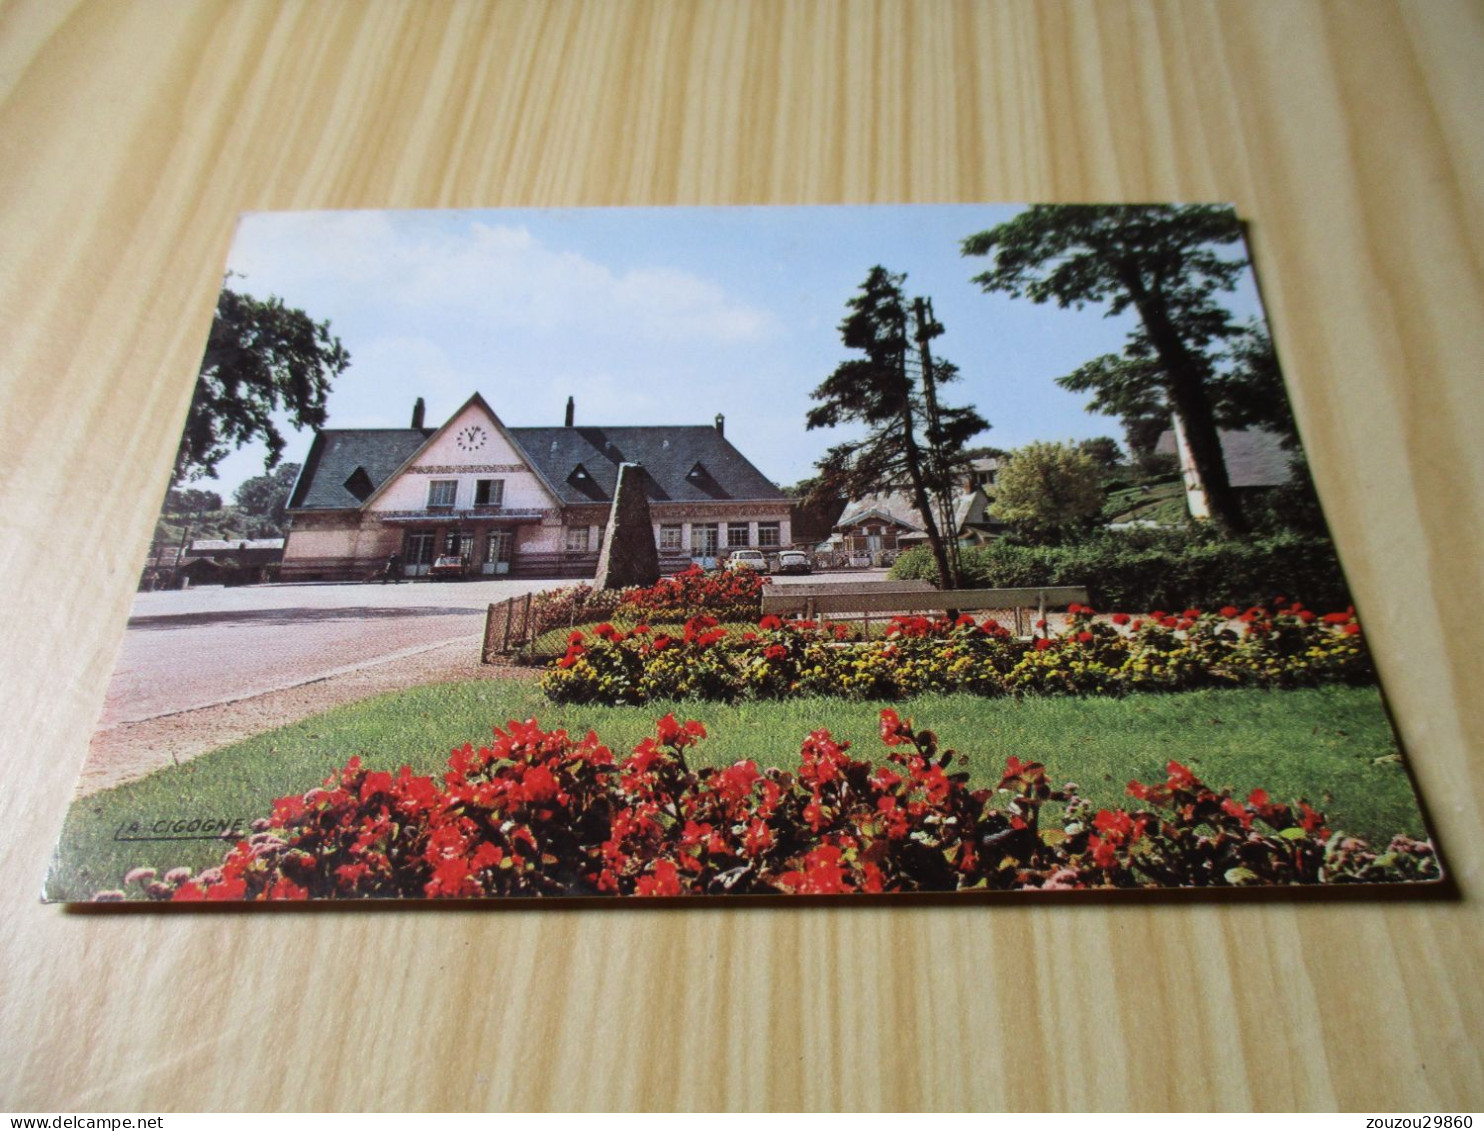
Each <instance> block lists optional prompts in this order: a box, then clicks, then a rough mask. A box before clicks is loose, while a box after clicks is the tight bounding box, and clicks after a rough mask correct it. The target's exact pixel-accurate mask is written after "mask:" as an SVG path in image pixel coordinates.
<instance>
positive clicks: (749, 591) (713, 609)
mask: <svg viewBox="0 0 1484 1131" xmlns="http://www.w3.org/2000/svg"><path fill="white" fill-rule="evenodd" d="M766 581H767V578H766V577H764V576H762V575H761V574H759V573H757V572H756V571H754V570H750V569H739V570H730V571H729V570H720V569H717V570H710V571H707V570H703V569H701V568H700V567H699V566H691V567H690V568H689V569H687V570H685V571H684V572H682V573H678V574H676V575H675V576H674V577H665V578H661V579H660V580H659V581H658V582H656V583H655V584H654V585H651V586H648V587H638V586H636V587H632V588H629V589H594V588H593V587H592V586H591V585H566V586H563V587H562V588H560V589H549V590H547V591H545V592H542V593H537V594H536V595H535V597H534V598H533V600H532V604H531V610H532V616H533V617H534V619H535V626H534V627H535V635H537V636H539V635H541V634H542V633H545V632H549V631H551V630H552V629H554V628H571V627H572V626H573V625H577V624H585V623H591V622H593V621H598V620H606V619H607V618H609V617H617V616H620V615H624V616H631V617H641V618H646V619H649V620H658V621H671V622H674V623H681V622H683V621H685V620H687V619H688V618H690V617H695V616H703V615H711V616H715V617H719V618H720V619H722V620H733V621H743V622H747V623H751V622H753V621H756V620H757V618H758V614H759V613H760V612H761V610H762V594H763V585H764V584H765V583H766Z"/></svg>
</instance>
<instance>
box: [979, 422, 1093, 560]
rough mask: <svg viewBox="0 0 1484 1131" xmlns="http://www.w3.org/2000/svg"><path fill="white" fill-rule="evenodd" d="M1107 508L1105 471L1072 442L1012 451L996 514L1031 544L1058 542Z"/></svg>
mask: <svg viewBox="0 0 1484 1131" xmlns="http://www.w3.org/2000/svg"><path fill="white" fill-rule="evenodd" d="M1102 507H1103V473H1102V470H1101V469H1100V468H1099V467H1098V465H1097V463H1096V462H1095V461H1094V460H1093V458H1092V457H1091V456H1090V455H1088V454H1087V453H1086V452H1085V451H1082V450H1081V449H1079V448H1078V447H1076V446H1074V445H1072V444H1053V443H1045V442H1040V441H1038V442H1036V443H1032V444H1027V445H1026V446H1025V447H1023V448H1018V449H1016V450H1015V451H1014V452H1012V453H1010V458H1009V460H1008V461H1007V462H1006V463H1005V465H1004V466H1003V467H1002V468H1001V469H1000V477H999V490H998V491H997V492H996V494H995V500H994V504H993V506H992V508H991V509H992V511H993V513H994V515H995V517H996V518H999V519H1001V520H1003V521H1004V522H1007V523H1009V524H1010V526H1011V527H1013V528H1014V529H1015V531H1016V533H1017V534H1020V535H1021V536H1022V537H1024V538H1025V539H1026V540H1027V541H1030V542H1057V541H1060V540H1061V539H1062V538H1064V537H1066V535H1067V534H1069V533H1071V532H1072V531H1073V530H1076V529H1078V528H1080V527H1084V526H1086V525H1087V523H1088V521H1089V520H1090V519H1091V518H1093V517H1094V516H1095V515H1097V514H1098V512H1099V511H1101V510H1102Z"/></svg>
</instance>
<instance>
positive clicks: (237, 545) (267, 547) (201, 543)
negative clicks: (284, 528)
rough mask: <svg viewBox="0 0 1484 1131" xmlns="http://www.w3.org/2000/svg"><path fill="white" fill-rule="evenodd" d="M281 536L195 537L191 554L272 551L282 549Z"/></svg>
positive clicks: (191, 546)
mask: <svg viewBox="0 0 1484 1131" xmlns="http://www.w3.org/2000/svg"><path fill="white" fill-rule="evenodd" d="M283 542H284V540H283V539H282V538H232V539H228V538H197V539H195V540H194V541H192V542H191V545H190V550H189V552H190V553H192V554H235V553H241V552H242V551H259V552H262V553H272V552H273V551H274V550H282V549H283Z"/></svg>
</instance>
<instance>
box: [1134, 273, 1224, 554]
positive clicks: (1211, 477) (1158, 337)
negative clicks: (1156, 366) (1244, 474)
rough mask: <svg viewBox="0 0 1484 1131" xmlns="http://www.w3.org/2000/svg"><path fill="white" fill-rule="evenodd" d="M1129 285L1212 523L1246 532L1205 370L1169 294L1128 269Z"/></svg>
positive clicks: (1222, 527)
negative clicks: (1173, 316)
mask: <svg viewBox="0 0 1484 1131" xmlns="http://www.w3.org/2000/svg"><path fill="white" fill-rule="evenodd" d="M1124 282H1125V283H1126V284H1127V285H1128V287H1129V290H1130V292H1131V293H1132V294H1133V299H1134V306H1135V308H1136V309H1137V310H1138V312H1139V317H1140V319H1142V320H1143V323H1144V330H1145V332H1147V333H1148V335H1149V341H1150V343H1151V344H1152V345H1153V346H1154V349H1155V351H1156V352H1157V353H1158V354H1159V360H1160V364H1161V366H1162V367H1163V368H1164V372H1165V392H1166V393H1167V394H1168V396H1169V398H1170V408H1171V409H1172V410H1173V411H1174V413H1175V414H1176V415H1177V416H1179V418H1180V428H1181V430H1182V431H1183V432H1184V434H1185V443H1186V446H1187V447H1188V448H1189V449H1190V459H1191V462H1192V463H1193V464H1195V473H1196V477H1197V478H1198V479H1200V481H1201V488H1202V490H1203V491H1204V492H1205V495H1206V503H1207V505H1208V506H1209V507H1210V509H1211V520H1212V521H1213V522H1215V523H1216V525H1217V527H1218V528H1219V529H1220V530H1221V532H1222V533H1223V534H1228V535H1241V534H1246V533H1248V532H1249V529H1250V528H1249V526H1248V523H1247V519H1246V516H1245V515H1243V514H1242V507H1241V503H1240V502H1239V501H1238V499H1237V495H1236V492H1235V491H1234V490H1233V489H1232V485H1231V479H1230V478H1229V477H1228V476H1227V473H1226V457H1225V456H1224V455H1223V454H1222V451H1221V433H1220V431H1219V430H1218V429H1217V427H1216V419H1215V417H1214V416H1213V415H1212V413H1211V402H1210V401H1209V400H1208V399H1207V397H1206V390H1205V388H1204V386H1203V385H1202V382H1201V371H1200V367H1199V366H1198V365H1197V364H1196V361H1195V359H1194V358H1193V357H1192V356H1191V354H1190V351H1189V350H1188V349H1186V348H1185V342H1184V341H1183V340H1182V339H1181V337H1180V334H1179V333H1178V331H1176V329H1175V327H1174V324H1173V323H1172V322H1171V321H1170V316H1169V311H1168V310H1167V309H1166V305H1165V301H1164V296H1163V295H1161V294H1160V293H1159V292H1158V289H1157V287H1156V288H1154V289H1151V288H1147V287H1146V286H1145V285H1144V280H1143V278H1142V276H1141V275H1140V274H1139V272H1138V271H1136V270H1130V271H1126V272H1125V273H1124Z"/></svg>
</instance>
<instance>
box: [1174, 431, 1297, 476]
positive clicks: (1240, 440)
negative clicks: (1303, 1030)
mask: <svg viewBox="0 0 1484 1131" xmlns="http://www.w3.org/2000/svg"><path fill="white" fill-rule="evenodd" d="M1154 450H1155V452H1156V453H1157V454H1158V455H1166V456H1172V455H1176V454H1178V453H1177V452H1176V450H1175V433H1174V432H1173V431H1169V430H1166V431H1164V432H1161V433H1160V434H1159V440H1158V441H1157V442H1156V443H1155V445H1154ZM1221 454H1222V456H1223V457H1224V458H1225V460H1226V475H1227V478H1228V479H1229V480H1230V481H1231V485H1232V486H1233V487H1279V486H1282V485H1283V484H1284V483H1287V482H1288V481H1289V479H1291V478H1292V475H1293V473H1292V471H1291V469H1290V468H1289V460H1290V459H1291V458H1292V453H1290V452H1289V451H1288V450H1287V449H1286V448H1284V447H1283V437H1282V436H1280V435H1279V434H1278V433H1277V432H1269V431H1267V430H1266V429H1263V428H1248V429H1245V430H1228V431H1223V432H1222V433H1221Z"/></svg>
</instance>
